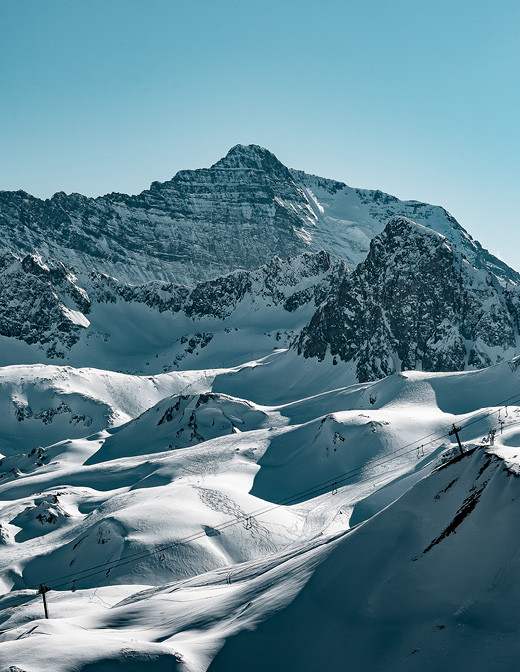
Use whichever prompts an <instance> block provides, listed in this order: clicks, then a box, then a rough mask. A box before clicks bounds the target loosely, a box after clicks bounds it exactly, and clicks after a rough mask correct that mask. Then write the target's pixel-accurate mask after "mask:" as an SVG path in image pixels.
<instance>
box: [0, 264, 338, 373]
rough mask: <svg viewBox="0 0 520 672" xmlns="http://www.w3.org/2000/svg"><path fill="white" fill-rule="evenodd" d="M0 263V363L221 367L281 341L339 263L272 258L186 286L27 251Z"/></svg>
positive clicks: (319, 297) (324, 290)
mask: <svg viewBox="0 0 520 672" xmlns="http://www.w3.org/2000/svg"><path fill="white" fill-rule="evenodd" d="M6 259H7V261H6V268H5V272H4V273H3V274H2V273H1V272H0V290H1V292H2V296H3V297H4V299H5V302H4V303H3V304H2V306H0V346H1V349H0V363H1V364H4V365H5V364H20V363H22V362H25V363H37V362H41V361H50V362H53V363H56V362H58V363H63V362H66V363H70V364H73V365H75V366H93V367H96V368H102V369H107V368H110V369H113V370H119V371H125V372H131V373H160V372H163V371H171V370H172V369H174V368H179V367H182V368H183V369H187V368H196V369H200V368H202V367H203V366H205V365H206V364H207V365H208V366H211V368H215V367H217V366H230V365H234V364H240V363H241V362H243V361H244V360H245V359H247V358H251V359H252V358H256V357H258V356H261V355H266V354H267V353H269V352H271V351H272V350H273V348H274V347H280V346H284V345H287V344H288V343H289V341H290V339H291V338H292V337H293V334H294V333H295V332H297V331H299V329H301V328H302V327H303V326H304V325H305V323H306V322H307V321H308V320H309V319H310V318H311V317H312V313H313V311H314V310H315V309H316V307H317V306H318V305H319V304H320V303H321V302H322V301H323V300H324V298H325V297H326V296H327V295H328V293H329V290H330V287H331V285H332V283H333V282H335V279H336V277H337V276H338V274H340V273H341V274H343V273H347V272H348V270H347V269H346V267H345V266H344V265H343V264H342V263H336V264H332V262H331V259H330V256H329V255H328V254H326V253H325V252H321V253H317V254H309V253H305V254H302V255H300V256H299V257H296V258H294V259H287V260H281V259H277V258H275V259H273V260H271V261H270V262H269V263H268V264H266V265H264V266H261V267H260V268H258V269H256V270H255V271H236V272H234V273H230V274H228V275H225V276H222V277H220V278H217V279H215V280H210V281H206V282H200V283H198V284H197V285H196V286H195V287H194V288H192V289H188V288H187V287H185V286H182V285H173V284H171V283H164V282H150V283H145V284H143V285H129V284H127V283H123V282H121V281H118V280H116V279H115V278H112V277H109V276H106V275H100V274H97V273H91V274H88V275H85V276H82V277H79V278H78V277H76V276H74V275H72V274H71V273H70V272H69V271H68V270H67V269H66V268H65V267H64V266H63V265H59V264H55V265H54V266H52V265H51V266H49V265H47V264H45V263H44V262H43V261H42V260H41V259H39V258H37V257H35V256H34V255H28V256H26V257H25V258H24V259H18V258H16V257H15V256H13V255H9V256H8V258H6Z"/></svg>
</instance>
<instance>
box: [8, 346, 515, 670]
mask: <svg viewBox="0 0 520 672" xmlns="http://www.w3.org/2000/svg"><path fill="white" fill-rule="evenodd" d="M294 357H295V355H294V352H293V351H283V350H280V351H277V352H274V353H273V354H272V355H270V356H269V357H267V358H264V359H262V360H255V361H251V362H247V363H246V364H244V365H241V366H238V367H235V368H233V369H213V370H201V371H189V372H176V373H174V374H164V375H158V376H149V377H140V376H131V375H124V374H114V373H109V372H105V371H99V370H93V369H90V370H86V369H73V368H72V367H52V366H24V367H5V368H4V369H1V370H0V390H1V394H2V399H3V401H2V406H1V408H2V413H3V422H2V425H1V432H2V441H3V443H2V445H3V446H5V448H4V450H3V451H2V452H3V453H4V455H5V457H4V458H3V462H2V466H1V467H0V470H1V471H2V474H1V476H0V501H1V509H0V510H1V520H0V567H1V568H2V569H1V574H0V582H1V585H2V588H3V593H4V595H3V596H2V597H1V598H0V616H1V626H0V669H13V670H16V669H19V670H23V671H24V672H42V671H43V670H53V672H72V670H86V671H89V670H90V671H92V672H100V671H102V670H105V671H109V670H117V669H125V670H131V671H133V672H140V671H141V670H144V669H145V668H147V667H149V666H150V665H152V666H153V669H157V670H163V669H164V670H177V669H178V670H182V671H184V672H199V671H203V670H206V669H208V667H209V668H210V669H211V670H217V671H220V670H226V671H230V670H237V671H238V670H244V669H247V670H256V669H258V670H280V671H282V670H284V671H291V670H294V672H296V670H298V671H299V672H302V671H303V672H305V671H307V670H308V671H309V672H310V671H311V670H312V671H314V670H318V669H323V667H322V665H323V661H324V660H327V661H328V663H327V665H328V664H333V665H334V666H336V667H339V668H340V669H346V668H347V667H348V668H349V669H355V670H356V672H357V671H365V670H366V672H368V671H369V670H370V671H372V670H376V669H382V670H383V669H384V670H396V671H397V670H415V669H419V668H421V669H427V670H432V671H433V670H437V669H443V668H445V669H453V666H452V665H451V662H450V661H452V660H454V661H456V668H457V669H461V670H466V669H467V670H470V669H472V670H475V669H477V670H478V669H490V667H491V661H492V660H498V661H502V662H503V664H502V665H501V666H500V665H499V669H502V670H509V669H511V670H513V669H516V668H515V667H514V666H513V660H514V656H515V655H518V654H519V653H520V651H519V648H520V645H518V644H517V643H516V640H517V637H516V633H515V634H514V633H513V631H514V630H515V628H514V623H515V622H516V617H517V615H520V614H517V610H518V607H517V604H518V599H517V598H518V596H517V594H516V593H517V591H516V588H514V585H516V584H518V578H520V577H519V571H520V566H518V561H517V559H516V552H517V550H518V543H517V540H515V538H514V535H512V534H511V530H514V529H516V524H517V522H518V513H517V507H516V504H515V501H516V498H517V496H518V495H520V492H518V487H519V486H518V483H520V481H518V479H517V478H516V477H515V476H516V474H517V472H520V448H519V446H520V385H519V382H520V368H519V367H518V366H517V363H516V362H514V361H513V362H504V363H501V364H498V365H495V366H493V367H490V368H488V369H483V370H480V371H468V372H460V373H455V374H453V373H437V374H431V373H425V372H415V371H408V372H405V373H400V374H394V375H392V376H389V377H387V378H385V379H383V380H380V381H377V382H375V383H363V384H358V383H353V379H349V376H350V373H349V371H348V369H346V368H344V367H341V366H335V365H333V363H332V362H331V361H328V360H325V361H323V362H320V363H317V362H316V361H308V360H307V361H305V362H304V363H303V364H301V365H302V366H305V367H306V368H305V370H304V371H303V372H302V371H298V369H297V367H296V362H297V361H300V363H301V359H300V360H295V359H294ZM268 380H270V389H271V391H272V399H271V400H270V399H269V394H268V390H269V387H268V385H267V381H268ZM295 381H296V384H294V382H295ZM60 403H63V404H65V405H66V407H67V408H66V409H65V410H63V411H60V412H56V409H57V408H60ZM29 408H30V413H29V412H28V410H27V409H29ZM20 414H22V415H23V419H22V420H20V419H19V416H20ZM75 414H76V415H78V414H80V415H82V416H85V418H87V416H88V418H90V419H91V424H89V425H88V424H86V420H85V419H83V418H82V419H81V420H80V421H79V422H76V421H75V420H76V419H74V417H73V416H74V415H75ZM16 423H18V425H19V426H20V429H18V426H17V424H16ZM453 423H456V424H457V425H459V426H461V427H462V431H461V438H462V440H463V442H464V448H465V450H466V451H468V454H467V455H466V456H465V457H463V458H459V457H458V448H457V445H456V442H455V437H453V436H449V435H448V431H449V430H450V428H451V426H452V425H453ZM25 427H28V429H27V430H24V431H25V434H20V436H23V440H22V439H20V446H19V448H18V450H17V447H16V445H15V439H14V437H15V436H16V432H15V429H17V430H18V431H21V428H25ZM492 429H498V433H497V434H496V436H495V443H494V445H493V446H492V447H490V446H489V432H490V430H492ZM36 442H37V443H36ZM473 449H475V450H473ZM471 451H473V452H471ZM432 472H433V473H432ZM494 549H497V553H498V556H496V555H495V554H494ZM497 557H498V558H499V560H498V561H495V560H496V558H497ZM40 583H44V584H45V585H46V586H48V587H49V588H50V589H51V590H50V592H48V593H47V596H46V597H47V601H48V606H49V612H50V618H49V619H44V618H43V606H42V600H41V597H40V596H39V595H38V594H37V592H36V591H37V589H38V586H39V584H40ZM509 623H511V626H510V625H509ZM222 647H223V648H222ZM471 647H473V648H471ZM485 647H487V648H485ZM221 649H222V651H221V653H219V651H220V650H221ZM470 649H471V651H470V655H468V656H466V657H464V656H463V655H462V652H463V651H466V650H468V651H469V650H470ZM484 649H485V651H484ZM479 660H482V661H484V662H485V663H486V665H484V667H482V665H481V666H480V668H479V667H478V664H479ZM470 663H471V664H472V667H471V666H470ZM488 663H489V664H488Z"/></svg>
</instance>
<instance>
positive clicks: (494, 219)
mask: <svg viewBox="0 0 520 672" xmlns="http://www.w3.org/2000/svg"><path fill="white" fill-rule="evenodd" d="M519 35H520V3H518V2H517V1H516V0H514V1H509V0H498V1H497V2H494V3H489V2H483V1H481V0H473V1H465V0H455V1H454V0H451V1H450V2H447V1H444V0H438V1H437V2H434V3H432V2H431V1H429V2H424V1H423V0H414V1H411V0H393V1H392V2H389V1H388V2H386V1H385V0H379V1H377V2H375V1H371V0H367V1H366V2H359V1H356V2H351V1H350V0H342V1H336V0H332V1H327V2H322V3H320V2H316V1H312V2H311V1H306V0H300V1H299V2H296V1H295V0H293V1H292V2H287V1H285V0H278V1H277V2H274V1H271V0H263V1H262V2H255V3H254V2H250V1H248V0H241V1H240V2H239V1H234V0H221V1H219V0H190V1H189V2H188V0H186V1H175V0H171V1H164V0H147V2H144V1H143V2H141V1H139V2H137V1H135V0H103V2H101V1H99V0H88V1H87V2H85V0H81V1H79V0H67V1H65V0H61V1H57V0H22V1H20V0H16V1H15V0H0V64H1V65H0V87H1V89H0V90H1V92H2V94H1V96H0V120H1V124H0V143H1V144H0V147H1V154H0V156H1V158H2V160H1V161H0V189H25V190H26V191H28V192H30V193H32V194H34V195H36V196H40V197H42V198H45V197H49V196H50V195H52V194H53V193H54V192H56V191H66V192H72V191H77V192H80V193H84V194H86V195H90V196H97V195H101V194H104V193H107V192H110V191H123V192H127V193H137V192H139V191H141V190H142V189H144V188H147V187H148V186H149V185H150V183H151V182H152V181H153V180H161V181H162V180H167V179H169V178H171V177H172V176H173V175H174V174H175V172H177V171H178V170H181V169H184V168H200V167H207V166H209V165H211V164H212V163H214V162H215V161H217V160H218V159H219V158H220V157H221V156H223V155H224V154H225V153H226V152H227V150H228V149H229V148H230V147H231V146H233V145H235V144H237V143H243V144H248V143H256V144H260V145H262V146H264V147H267V148H268V149H270V150H271V151H273V152H274V153H275V154H276V155H277V156H278V158H279V159H280V160H281V161H282V162H283V163H285V164H286V165H288V166H290V167H293V168H300V169H303V170H306V171H307V172H311V173H315V174H319V175H322V176H324V177H330V178H335V179H338V180H342V181H344V182H346V183H347V184H349V185H351V186H354V187H363V188H373V189H375V188H379V189H382V190H383V191H386V192H389V193H392V194H394V195H396V196H398V197H399V198H403V199H412V198H413V199H417V200H421V201H426V202H429V203H434V204H439V205H443V206H444V207H446V208H447V209H448V210H449V211H450V212H451V213H452V214H453V215H454V216H455V217H456V218H457V219H458V221H459V222H460V223H461V224H462V225H463V226H464V227H465V228H466V229H468V231H469V232H470V233H471V235H473V236H474V237H475V238H477V239H479V240H480V241H481V243H482V244H483V245H484V246H485V247H487V248H488V249H490V251H491V252H493V253H495V254H498V255H499V256H500V257H501V258H503V259H504V260H505V261H507V262H508V263H509V264H511V265H512V266H513V267H515V268H516V269H517V270H520V233H519V229H520V226H519V225H520V217H519V216H518V213H517V208H516V197H517V192H518V186H519V184H520V158H519V157H520V133H519V131H518V120H519V119H520V86H519V84H520V82H519V73H520V38H519Z"/></svg>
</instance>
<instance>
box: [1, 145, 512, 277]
mask: <svg viewBox="0 0 520 672" xmlns="http://www.w3.org/2000/svg"><path fill="white" fill-rule="evenodd" d="M395 215H402V216H406V217H409V218H411V219H413V220H414V221H416V222H418V223H420V224H423V225H424V226H426V227H428V228H431V229H433V230H434V231H437V232H438V233H441V234H442V235H444V236H445V237H446V238H448V240H449V241H451V242H452V243H454V244H455V245H456V246H457V247H458V248H459V249H460V251H461V252H463V254H464V255H465V256H466V258H467V259H469V261H470V262H471V263H472V264H473V265H475V266H476V267H477V268H488V269H490V270H492V271H493V272H494V273H495V274H496V275H497V276H499V277H501V278H503V279H504V281H509V282H514V283H518V282H519V280H520V276H519V275H518V273H517V272H516V271H514V270H512V269H511V268H509V267H508V266H507V265H506V264H504V263H503V262H501V261H500V260H499V259H497V258H496V257H494V256H493V255H491V254H489V252H487V251H486V250H484V249H483V248H482V247H481V246H480V244H479V243H478V242H476V241H474V240H473V239H472V238H471V236H470V235H469V234H468V233H467V232H466V231H465V230H464V229H463V228H462V227H461V226H460V225H459V224H458V223H457V221H456V220H455V219H454V218H453V217H452V216H451V215H450V214H449V213H448V212H446V210H444V208H442V207H438V206H432V205H427V204H424V203H419V202H417V201H400V200H398V199H397V198H395V197H393V196H390V195H388V194H384V193H382V192H381V191H369V190H362V189H353V188H351V187H348V186H347V185H345V184H343V183H342V182H337V181H334V180H328V179H325V178H321V177H315V176H313V175H307V174H305V173H303V172H301V171H296V170H290V169H288V168H286V167H285V166H284V165H283V164H282V163H281V162H280V161H279V160H278V159H277V158H276V157H275V156H274V154H272V153H271V152H269V151H268V150H266V149H263V148H261V147H258V146H256V145H248V146H244V145H237V146H236V147H233V148H232V149H231V150H230V151H229V153H228V154H227V156H225V157H224V158H223V159H221V160H220V161H218V162H217V163H215V164H214V165H213V166H212V167H211V168H204V169H200V170H185V171H181V172H179V173H177V175H175V177H173V179H171V180H170V181H167V182H164V183H158V182H154V183H153V184H152V185H151V187H150V189H148V190H146V191H143V192H142V193H141V194H139V195H137V196H128V195H126V194H115V193H113V194H109V195H107V196H103V197H100V198H87V197H85V196H81V195H80V194H71V195H66V194H64V193H58V194H55V195H54V196H53V197H52V198H50V199H47V200H40V199H38V198H34V197H33V196H31V195H29V194H27V193H25V192H23V191H17V192H7V191H4V192H0V232H1V241H2V245H3V247H5V248H6V249H7V250H9V251H11V252H12V253H14V254H15V255H17V256H19V257H22V258H23V257H25V256H26V255H27V254H37V255H40V256H42V257H43V259H44V261H45V260H46V259H48V258H51V259H57V260H59V262H61V263H63V264H64V265H65V266H66V267H67V268H69V269H71V270H72V271H73V272H74V273H75V274H78V273H90V272H91V271H96V272H98V273H105V274H108V275H111V276H114V277H116V278H118V279H120V280H122V281H125V282H130V283H134V284H135V283H142V282H147V281H150V280H163V281H169V282H174V283H177V284H179V283H180V284H188V285H193V284H194V283H195V282H198V281H200V280H205V279H211V278H215V277H217V276H220V275H223V274H225V273H228V272H230V271H235V270H237V269H246V270H251V269H254V268H256V267H257V266H259V265H261V264H264V263H268V262H269V261H270V260H271V259H272V258H273V257H274V256H279V257H282V258H286V257H293V256H297V255H299V254H301V253H302V252H306V251H310V252H318V251H320V250H322V249H323V250H326V251H328V252H329V253H330V254H331V255H333V256H334V257H336V258H340V259H343V260H344V261H345V262H346V263H347V265H349V266H352V267H354V266H355V265H356V264H358V263H359V262H360V261H362V260H363V259H364V258H365V256H366V254H367V252H368V247H369V243H370V240H371V239H372V238H373V237H374V236H375V235H377V234H379V233H381V231H382V230H383V228H384V225H385V223H386V222H387V220H388V219H389V218H391V217H392V216H395Z"/></svg>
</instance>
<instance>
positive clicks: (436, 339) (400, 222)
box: [295, 217, 520, 381]
mask: <svg viewBox="0 0 520 672" xmlns="http://www.w3.org/2000/svg"><path fill="white" fill-rule="evenodd" d="M519 306H520V303H519V295H518V292H517V291H516V288H515V287H513V288H511V289H510V290H508V289H504V288H503V287H502V285H501V284H500V283H499V282H498V280H497V277H496V276H495V275H494V273H492V272H490V271H488V270H485V269H483V268H475V267H474V266H473V265H472V264H471V263H470V262H469V261H468V259H466V258H465V256H464V255H463V254H462V253H461V251H460V250H459V249H457V248H456V247H455V246H454V245H453V243H451V242H450V241H449V240H448V239H447V238H445V237H444V236H442V235H441V234H439V233H437V232H435V231H432V230H430V229H427V228H425V227H424V226H421V225H420V224H416V223H415V222H412V221H411V220H409V219H406V218H404V217H396V218H393V219H391V220H390V221H389V223H388V224H387V226H386V227H385V229H384V231H383V233H382V234H381V235H379V236H377V237H376V238H374V240H373V241H372V242H371V244H370V250H369V253H368V256H367V258H366V260H365V261H364V262H362V263H361V264H359V265H358V266H357V268H356V269H355V270H354V272H353V273H352V274H345V275H343V276H342V278H341V279H340V281H339V282H338V284H337V285H336V286H335V287H334V289H333V290H332V293H331V295H330V296H329V297H328V298H327V300H326V301H325V302H324V304H323V305H322V306H320V307H319V309H318V310H317V311H316V313H315V314H314V316H313V318H312V320H311V322H310V323H309V325H307V327H305V328H304V329H303V331H302V332H301V334H300V336H299V338H298V340H297V343H296V345H295V347H296V349H297V351H298V353H299V354H302V355H303V356H304V357H316V358H318V359H319V360H322V359H324V357H325V356H326V354H327V353H330V355H332V356H333V357H336V359H339V360H341V361H343V362H348V363H352V364H353V365H355V367H356V372H357V378H358V380H360V381H366V380H376V379H378V378H382V377H384V376H386V375H389V374H391V373H394V372H395V371H400V370H407V369H420V370H425V371H460V370H463V369H465V368H467V367H470V368H481V367H484V366H489V365H490V364H491V363H495V362H497V361H500V360H501V359H503V358H504V357H506V356H513V354H514V351H515V348H516V346H517V344H518V343H519V324H520V310H519Z"/></svg>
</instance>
